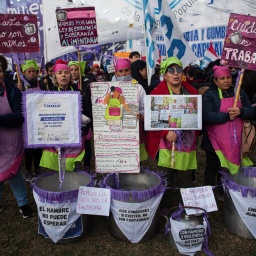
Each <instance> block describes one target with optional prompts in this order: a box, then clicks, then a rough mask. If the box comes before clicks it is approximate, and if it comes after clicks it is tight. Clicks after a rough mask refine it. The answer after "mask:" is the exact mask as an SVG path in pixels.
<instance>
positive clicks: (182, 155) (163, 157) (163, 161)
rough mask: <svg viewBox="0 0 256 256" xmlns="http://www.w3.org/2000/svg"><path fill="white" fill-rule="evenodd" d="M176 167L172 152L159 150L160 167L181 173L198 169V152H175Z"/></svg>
mask: <svg viewBox="0 0 256 256" xmlns="http://www.w3.org/2000/svg"><path fill="white" fill-rule="evenodd" d="M174 161H175V162H174V167H172V166H171V164H172V151H171V150H169V149H160V150H159V159H158V165H159V166H163V167H167V168H172V169H176V170H180V171H187V170H194V169H197V160H196V151H191V152H189V153H188V152H178V151H174Z"/></svg>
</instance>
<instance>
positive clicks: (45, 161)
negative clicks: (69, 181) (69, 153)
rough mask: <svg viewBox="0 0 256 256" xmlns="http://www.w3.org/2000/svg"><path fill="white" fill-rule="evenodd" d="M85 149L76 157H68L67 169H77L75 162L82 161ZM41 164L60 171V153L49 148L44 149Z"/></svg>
mask: <svg viewBox="0 0 256 256" xmlns="http://www.w3.org/2000/svg"><path fill="white" fill-rule="evenodd" d="M84 155H85V151H84V150H83V151H82V152H81V153H80V155H79V156H77V157H76V158H66V171H73V170H74V169H75V162H81V161H82V160H83V158H84ZM40 166H42V167H44V168H48V169H51V170H54V171H59V163H58V154H57V153H54V152H50V151H47V150H44V151H43V154H42V157H41V161H40Z"/></svg>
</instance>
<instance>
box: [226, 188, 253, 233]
mask: <svg viewBox="0 0 256 256" xmlns="http://www.w3.org/2000/svg"><path fill="white" fill-rule="evenodd" d="M228 192H229V194H230V196H231V198H232V200H233V203H234V205H235V207H236V210H237V212H238V214H239V216H240V218H241V220H242V221H243V222H244V224H245V225H246V227H247V228H248V229H249V230H250V231H251V233H252V235H253V236H254V237H255V238H256V225H255V221H256V198H255V197H251V196H247V197H243V196H242V194H241V192H238V191H234V190H232V189H229V190H228ZM234 225H235V224H234Z"/></svg>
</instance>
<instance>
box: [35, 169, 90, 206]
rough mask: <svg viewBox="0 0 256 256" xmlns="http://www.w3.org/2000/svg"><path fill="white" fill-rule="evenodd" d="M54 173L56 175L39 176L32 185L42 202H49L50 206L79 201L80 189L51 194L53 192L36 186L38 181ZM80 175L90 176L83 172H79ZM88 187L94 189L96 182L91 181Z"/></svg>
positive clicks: (49, 173)
mask: <svg viewBox="0 0 256 256" xmlns="http://www.w3.org/2000/svg"><path fill="white" fill-rule="evenodd" d="M54 173H56V172H48V173H45V174H43V175H41V176H39V177H38V178H36V179H35V181H34V183H33V184H32V186H33V190H34V191H35V192H36V193H37V195H38V196H39V200H40V202H42V203H44V202H47V203H49V204H54V203H69V202H75V201H77V198H78V190H79V189H76V190H72V191H65V192H51V191H47V190H43V189H40V188H38V187H37V186H36V181H37V179H40V178H42V177H46V176H49V175H52V174H54ZM78 173H81V174H85V175H89V174H88V173H86V172H83V171H78ZM56 186H58V184H56ZM86 186H87V187H93V186H94V180H93V179H91V181H90V183H89V184H88V185H86Z"/></svg>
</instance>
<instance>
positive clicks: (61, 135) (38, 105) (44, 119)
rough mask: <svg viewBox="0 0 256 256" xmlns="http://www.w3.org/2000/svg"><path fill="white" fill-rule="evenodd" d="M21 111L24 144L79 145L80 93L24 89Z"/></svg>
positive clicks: (34, 145) (32, 145)
mask: <svg viewBox="0 0 256 256" xmlns="http://www.w3.org/2000/svg"><path fill="white" fill-rule="evenodd" d="M23 113H24V116H25V125H24V144H25V147H27V148H31V147H32V148H33V147H39V146H40V147H42V148H44V147H65V146H68V147H79V146H81V135H80V134H81V128H80V127H81V94H80V92H74V91H73V92H72V91H67V92H61V91H60V92H58V93H57V94H56V92H45V91H44V92H43V91H36V92H33V91H30V90H26V91H25V92H24V93H23Z"/></svg>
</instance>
